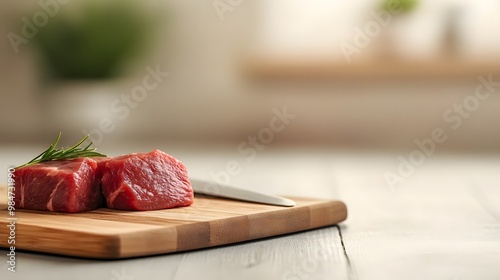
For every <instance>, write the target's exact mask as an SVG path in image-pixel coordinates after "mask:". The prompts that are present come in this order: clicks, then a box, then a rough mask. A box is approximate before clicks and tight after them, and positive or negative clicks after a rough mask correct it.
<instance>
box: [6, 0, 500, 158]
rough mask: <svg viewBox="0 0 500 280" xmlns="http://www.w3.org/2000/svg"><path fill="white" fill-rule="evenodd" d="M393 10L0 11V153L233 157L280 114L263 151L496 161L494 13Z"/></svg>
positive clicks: (270, 3)
mask: <svg viewBox="0 0 500 280" xmlns="http://www.w3.org/2000/svg"><path fill="white" fill-rule="evenodd" d="M389 2H391V1H384V0H351V1H325V0H311V1H298V0H253V1H245V0H241V1H236V0H220V1H218V0H216V1H213V0H202V1H181V0H177V1H173V0H168V1H163V0H161V1H160V0H146V1H116V0H113V1H96V0H84V1H69V0H60V1H58V0H40V1H1V2H0V34H1V36H2V38H3V39H2V40H0V61H1V67H0V112H1V113H0V114H1V118H0V146H3V147H8V146H9V145H13V146H15V145H21V144H35V145H38V143H41V144H42V145H44V146H46V145H47V144H48V143H50V141H51V140H53V138H54V137H55V135H56V133H57V132H59V131H62V133H63V139H65V141H67V142H64V141H63V142H64V143H66V144H68V143H72V142H75V141H76V140H78V139H80V138H81V137H83V134H84V132H85V131H87V132H88V133H91V134H92V133H93V138H94V140H99V141H97V142H99V143H98V146H99V147H103V149H105V147H112V146H113V145H116V143H126V142H133V143H149V142H161V143H172V144H173V145H175V143H178V144H179V143H180V144H183V145H191V144H192V145H194V146H196V145H198V146H199V145H202V146H211V145H213V146H224V147H229V148H231V149H234V150H235V152H236V149H237V147H238V144H239V143H241V142H243V141H247V139H248V137H249V136H257V135H258V133H259V131H261V130H262V129H263V128H266V127H269V122H270V120H271V119H272V118H273V116H274V113H273V109H275V108H276V109H278V110H279V111H283V108H284V107H285V106H286V111H287V112H288V113H289V114H294V115H296V117H295V118H294V119H293V120H291V121H290V124H289V125H287V126H286V128H285V129H284V130H283V131H280V132H276V133H274V137H273V140H272V142H271V143H270V144H269V146H273V147H276V146H280V145H281V146H287V147H290V146H292V147H293V146H300V147H304V146H305V147H319V146H327V147H334V148H338V149H354V150H361V151H362V150H383V151H385V150H389V151H401V152H405V151H406V152H410V151H411V150H413V149H415V143H414V141H415V139H424V138H429V137H430V136H431V133H432V131H433V130H434V129H435V128H443V129H444V130H445V132H446V134H447V135H448V136H449V137H448V139H447V141H446V142H445V143H442V144H439V148H438V152H448V151H450V152H457V151H458V152H467V153H469V152H481V153H498V152H499V151H500V126H499V124H500V113H499V108H500V94H499V93H498V91H499V90H500V89H498V88H495V89H496V92H492V93H491V95H490V96H489V97H488V98H487V99H486V100H479V99H477V98H476V100H475V101H474V100H473V99H474V93H475V91H476V88H477V86H478V85H479V84H480V82H479V80H478V77H479V76H483V77H484V78H485V79H488V77H489V75H491V78H490V79H492V80H493V81H500V36H499V31H500V17H499V16H498V15H499V13H500V2H499V1H496V0H475V1H473V0H456V1H453V0H442V1H433V0H413V1H410V0H401V2H398V1H396V5H401V6H400V7H396V6H393V5H394V3H389ZM391 5H392V6H391ZM346 53H347V55H346ZM155 71H156V72H160V73H157V76H155V75H152V74H151V73H152V72H155ZM165 72H168V77H167V74H165ZM148 75H149V76H151V75H152V78H147V76H148ZM145 79H146V80H147V79H149V80H147V83H149V84H144V81H145ZM146 88H147V89H146ZM485 89H486V88H483V90H485ZM484 94H486V91H485V93H484ZM124 96H125V97H124ZM127 96H128V97H127ZM127 98H128V99H127ZM130 98H131V99H130ZM467 98H468V99H467ZM464 100H467V101H466V102H470V103H469V104H468V105H467V104H465V105H466V106H465V107H464V108H473V110H472V111H467V109H464V110H465V113H464V115H463V116H462V115H459V114H458V113H456V112H455V111H453V112H452V113H449V115H448V117H449V118H451V117H455V120H454V121H450V120H448V121H446V119H445V117H444V116H443V115H444V114H446V112H447V111H448V110H450V109H451V110H454V109H453V108H454V104H459V105H460V106H462V105H461V104H463V102H464ZM476 101H477V102H476ZM475 102H476V103H477V104H476V103H475ZM457 116H460V119H461V121H463V122H462V123H461V125H460V126H459V127H458V129H456V130H454V129H452V128H451V127H452V125H453V124H456V122H458V121H459V119H456V118H457ZM96 129H97V130H99V131H100V132H99V133H101V134H102V137H100V136H99V133H96V132H95V131H96ZM165 145H166V144H165ZM167 152H168V151H167Z"/></svg>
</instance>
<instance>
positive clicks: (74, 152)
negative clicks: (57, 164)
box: [16, 132, 106, 169]
mask: <svg viewBox="0 0 500 280" xmlns="http://www.w3.org/2000/svg"><path fill="white" fill-rule="evenodd" d="M88 138H89V135H87V136H85V137H84V138H83V139H82V140H80V141H79V142H78V143H76V144H75V145H73V146H72V147H71V148H68V149H66V150H64V149H63V148H59V149H56V146H57V144H58V143H59V139H61V132H59V135H57V138H56V140H55V141H54V142H53V143H52V144H51V145H50V147H49V148H48V149H47V150H45V151H44V152H42V153H41V154H39V155H38V156H37V157H35V158H34V159H32V160H30V161H29V162H27V163H25V164H23V165H20V166H18V167H16V169H18V168H21V167H25V166H28V165H32V164H36V163H40V162H45V161H52V160H64V159H70V158H80V157H105V156H106V155H104V154H101V153H98V152H96V148H91V146H92V144H93V143H94V142H90V144H88V145H87V146H86V147H85V148H80V146H81V145H82V144H83V142H85V141H86V140H87V139H88Z"/></svg>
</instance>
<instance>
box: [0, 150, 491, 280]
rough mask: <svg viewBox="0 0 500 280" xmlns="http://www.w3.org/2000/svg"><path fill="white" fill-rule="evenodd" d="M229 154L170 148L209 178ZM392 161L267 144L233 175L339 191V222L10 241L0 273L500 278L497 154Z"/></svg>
mask: <svg viewBox="0 0 500 280" xmlns="http://www.w3.org/2000/svg"><path fill="white" fill-rule="evenodd" d="M151 146H153V147H161V146H160V145H151ZM126 148H127V149H130V147H129V146H126ZM166 148H167V147H165V149H166ZM170 148H171V147H170ZM2 152H3V153H2ZM35 152H37V150H34V151H33V153H35ZM9 153H10V154H12V155H16V156H18V155H21V154H22V153H25V151H24V149H22V150H14V149H11V148H9V149H4V150H2V149H1V147H0V154H3V155H9ZM28 154H31V153H28ZM116 154H118V152H116ZM235 154H236V151H233V150H231V149H229V150H227V151H226V152H224V151H221V150H216V151H213V150H210V151H209V150H207V151H205V152H200V151H196V152H192V151H191V150H187V151H185V152H183V151H181V150H178V155H177V156H178V157H179V158H182V159H183V160H184V162H185V163H186V165H187V166H188V168H189V170H190V171H191V174H192V175H193V176H195V177H199V178H202V179H203V176H205V179H208V176H209V175H208V174H209V172H211V171H217V170H224V168H225V166H226V163H227V162H228V161H229V160H233V159H234V158H235ZM5 158H7V157H5ZM8 158H12V159H11V160H10V161H12V162H21V161H22V160H21V159H16V158H15V157H14V156H10V157H8ZM236 158H237V157H236ZM397 165H398V154H390V153H370V152H363V153H355V152H346V151H338V150H333V149H323V148H322V149H312V148H307V149H298V148H296V147H294V148H291V149H274V148H272V147H269V149H268V148H266V150H265V151H263V152H262V153H259V154H258V156H257V157H256V159H255V160H254V161H253V162H252V164H247V165H242V166H243V171H242V172H241V174H240V175H238V176H234V177H232V178H231V184H232V185H237V186H241V187H243V188H245V187H246V188H255V189H256V190H260V191H270V192H273V193H282V194H287V195H288V196H310V195H314V196H316V197H322V198H324V199H341V200H342V201H345V203H346V204H347V206H348V208H349V218H348V219H347V220H346V221H345V222H343V223H341V224H340V225H339V227H336V226H334V227H326V228H321V229H317V230H311V231H305V232H301V233H296V234H289V235H285V236H280V237H279V238H267V239H259V240H256V241H253V242H244V243H238V244H235V245H231V246H220V247H216V248H211V249H208V250H195V251H188V252H181V253H175V254H162V255H157V256H151V257H146V258H132V259H118V260H109V261H101V260H89V259H81V258H67V257H61V256H53V255H47V254H34V253H29V252H23V251H18V252H16V256H17V261H18V271H17V272H16V273H11V272H9V271H7V265H6V262H3V261H2V262H3V264H2V263H0V279H9V280H24V279H50V280H59V279H60V280H63V279H64V280H66V279H72V280H86V279H99V280H101V279H102V280H120V279H152V280H157V279H158V280H160V279H161V280H165V279H172V280H186V279H228V280H229V279H234V278H237V279H239V280H247V279H249V280H250V279H272V280H274V279H282V280H291V279H307V280H311V279H345V280H373V279H383V280H390V279H394V280H396V279H397V280H399V279H411V280H412V279H430V280H475V279H481V280H498V279H500V269H498V264H499V263H500V229H499V224H500V222H499V221H500V204H499V203H498V201H499V198H500V187H499V186H500V172H498V170H500V157H499V156H498V155H488V156H467V155H446V154H440V153H436V154H435V155H433V156H432V157H429V158H427V159H426V161H425V163H424V164H422V165H421V166H418V167H417V168H416V170H415V172H414V173H413V174H412V176H410V177H408V178H407V179H406V181H405V182H404V183H402V184H400V185H398V186H396V187H395V188H391V187H390V186H388V185H387V183H386V182H385V179H384V177H383V175H384V172H386V171H394V170H396V169H397ZM277 166H279V167H280V168H276V167H277ZM0 176H2V174H0ZM3 176H4V178H2V180H0V181H3V182H5V175H3ZM0 254H1V255H5V254H7V251H5V250H1V249H0ZM0 260H2V257H1V256H0ZM3 260H5V257H4V258H3ZM2 265H3V267H2Z"/></svg>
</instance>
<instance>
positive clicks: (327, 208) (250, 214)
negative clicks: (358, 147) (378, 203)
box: [0, 197, 347, 259]
mask: <svg viewBox="0 0 500 280" xmlns="http://www.w3.org/2000/svg"><path fill="white" fill-rule="evenodd" d="M293 199H294V200H295V201H296V203H297V205H296V206H295V207H279V206H270V205H262V204H257V203H247V202H240V201H234V200H225V199H217V198H208V197H196V198H195V203H194V204H193V205H192V206H189V207H181V208H174V209H167V210H158V211H143V212H140V211H118V210H112V209H104V208H103V209H98V210H95V211H89V212H83V213H76V214H67V213H51V212H43V211H29V210H16V211H15V218H17V219H18V220H17V221H16V248H18V249H24V250H30V251H38V252H46V253H54V254H61V255H69V256H78V257H90V258H104V259H116V258H127V257H135V256H145V255H154V254H162V253H171V252H179V251H187V250H193V249H200V248H207V247H214V246H220V245H225V244H231V243H237V242H243V241H248V240H254V239H259V238H264V237H270V236H276V235H282V234H286V233H291V232H298V231H303V230H308V229H312V228H319V227H324V226H328V225H333V224H336V223H338V222H341V221H343V220H344V219H345V218H346V216H347V212H346V207H345V205H344V204H343V203H342V202H340V201H332V200H319V199H307V198H293ZM7 218H9V216H8V211H6V210H2V211H1V212H0V227H2V228H5V227H6V226H7V225H8V222H9V221H8V220H7ZM7 234H8V232H7V231H1V232H0V246H2V247H8V244H7V240H8V235H7Z"/></svg>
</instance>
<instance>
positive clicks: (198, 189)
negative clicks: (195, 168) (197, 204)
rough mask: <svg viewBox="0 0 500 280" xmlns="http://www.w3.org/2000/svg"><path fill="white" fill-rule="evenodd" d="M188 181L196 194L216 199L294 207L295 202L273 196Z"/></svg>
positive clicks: (212, 183) (200, 181) (207, 182)
mask: <svg viewBox="0 0 500 280" xmlns="http://www.w3.org/2000/svg"><path fill="white" fill-rule="evenodd" d="M189 181H191V186H193V190H194V192H195V193H197V194H204V195H210V196H216V197H223V198H229V199H236V200H242V201H250V202H257V203H262V204H269V205H277V206H287V207H291V206H295V201H293V200H291V199H288V198H284V197H281V196H277V195H274V194H267V193H261V192H256V191H250V190H245V189H241V188H236V187H231V186H227V185H221V184H217V183H214V182H210V181H203V180H197V179H191V178H190V179H189Z"/></svg>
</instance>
